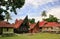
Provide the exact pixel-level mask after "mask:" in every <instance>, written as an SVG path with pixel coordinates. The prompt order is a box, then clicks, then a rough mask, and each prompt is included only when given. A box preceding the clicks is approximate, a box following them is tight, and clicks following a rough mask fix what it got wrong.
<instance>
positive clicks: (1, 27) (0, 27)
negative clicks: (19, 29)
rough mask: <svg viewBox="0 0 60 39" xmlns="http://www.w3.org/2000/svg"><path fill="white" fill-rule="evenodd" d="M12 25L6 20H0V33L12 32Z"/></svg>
mask: <svg viewBox="0 0 60 39" xmlns="http://www.w3.org/2000/svg"><path fill="white" fill-rule="evenodd" d="M13 28H14V25H13V24H10V23H8V22H6V21H0V34H4V33H13Z"/></svg>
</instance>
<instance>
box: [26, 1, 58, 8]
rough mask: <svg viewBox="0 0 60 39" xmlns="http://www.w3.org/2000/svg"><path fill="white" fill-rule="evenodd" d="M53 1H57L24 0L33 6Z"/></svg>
mask: <svg viewBox="0 0 60 39" xmlns="http://www.w3.org/2000/svg"><path fill="white" fill-rule="evenodd" d="M54 1H57V0H26V3H25V4H31V5H33V6H34V7H38V6H39V5H42V4H45V3H48V2H54Z"/></svg>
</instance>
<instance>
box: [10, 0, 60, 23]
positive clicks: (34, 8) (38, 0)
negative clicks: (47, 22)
mask: <svg viewBox="0 0 60 39" xmlns="http://www.w3.org/2000/svg"><path fill="white" fill-rule="evenodd" d="M44 10H45V11H46V14H47V17H48V15H49V14H52V15H54V16H55V17H57V18H60V16H59V14H60V0H25V4H24V6H23V7H22V8H20V9H16V11H17V13H18V14H17V15H15V14H14V13H13V12H12V13H11V17H12V20H9V22H10V23H14V22H15V20H16V19H24V18H25V17H26V16H27V15H28V18H29V19H32V18H35V21H36V22H37V21H42V16H41V14H42V11H44Z"/></svg>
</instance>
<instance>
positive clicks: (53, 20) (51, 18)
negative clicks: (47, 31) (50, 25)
mask: <svg viewBox="0 0 60 39" xmlns="http://www.w3.org/2000/svg"><path fill="white" fill-rule="evenodd" d="M43 20H45V21H48V22H58V20H59V19H58V18H57V17H54V16H53V15H51V14H50V15H49V18H46V19H43Z"/></svg>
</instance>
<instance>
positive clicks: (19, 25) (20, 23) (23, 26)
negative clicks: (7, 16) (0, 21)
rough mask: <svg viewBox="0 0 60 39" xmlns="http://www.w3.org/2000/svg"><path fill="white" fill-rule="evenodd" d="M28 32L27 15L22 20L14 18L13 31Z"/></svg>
mask: <svg viewBox="0 0 60 39" xmlns="http://www.w3.org/2000/svg"><path fill="white" fill-rule="evenodd" d="M28 32H29V23H28V16H26V17H25V19H24V20H21V19H20V20H16V22H15V27H14V33H28Z"/></svg>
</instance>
